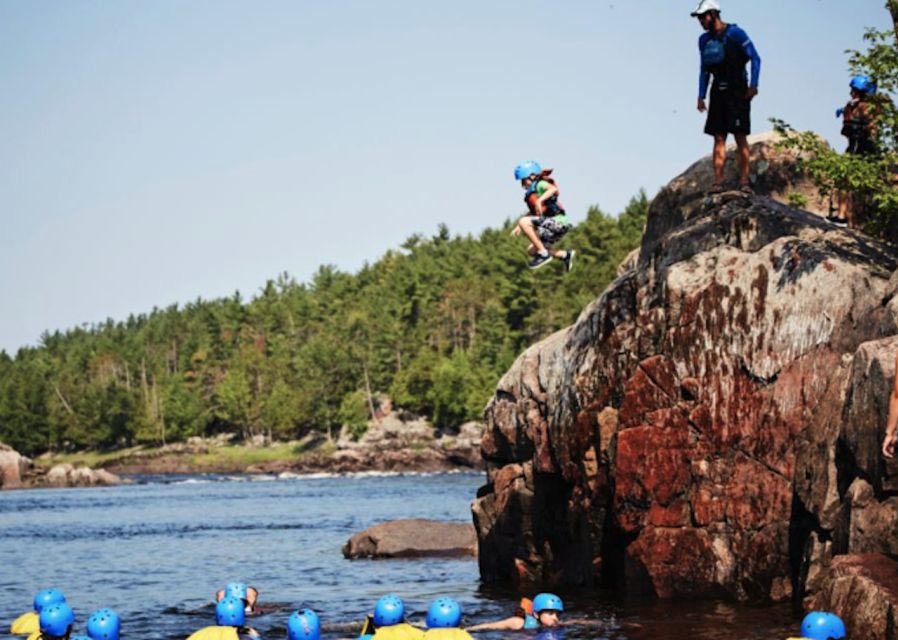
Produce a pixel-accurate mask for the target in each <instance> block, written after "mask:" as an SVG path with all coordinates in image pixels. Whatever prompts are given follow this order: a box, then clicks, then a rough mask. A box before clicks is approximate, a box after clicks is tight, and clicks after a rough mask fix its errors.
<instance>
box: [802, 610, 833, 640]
mask: <svg viewBox="0 0 898 640" xmlns="http://www.w3.org/2000/svg"><path fill="white" fill-rule="evenodd" d="M829 616H830V614H828V613H825V612H823V611H811V612H810V613H809V614H808V615H806V616H805V617H804V620H802V621H801V635H802V636H804V637H805V638H807V639H808V640H829V638H830V625H831V621H830V619H829Z"/></svg>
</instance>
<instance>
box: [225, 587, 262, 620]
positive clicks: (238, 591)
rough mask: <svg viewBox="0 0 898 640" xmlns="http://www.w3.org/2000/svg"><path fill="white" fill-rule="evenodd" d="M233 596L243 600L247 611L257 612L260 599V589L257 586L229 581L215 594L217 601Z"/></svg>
mask: <svg viewBox="0 0 898 640" xmlns="http://www.w3.org/2000/svg"><path fill="white" fill-rule="evenodd" d="M228 596H231V597H232V598H237V599H238V600H242V601H243V608H244V609H245V610H246V612H247V613H255V612H256V600H258V599H259V591H258V590H257V589H256V588H255V587H248V586H246V583H244V582H229V583H228V585H227V586H226V587H225V588H224V589H220V590H219V591H218V592H216V594H215V602H221V601H222V600H223V599H224V598H226V597H228Z"/></svg>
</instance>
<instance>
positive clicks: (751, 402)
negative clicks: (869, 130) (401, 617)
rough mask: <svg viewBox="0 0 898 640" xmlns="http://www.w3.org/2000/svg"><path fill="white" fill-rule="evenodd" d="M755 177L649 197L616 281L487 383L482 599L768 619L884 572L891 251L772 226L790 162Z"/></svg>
mask: <svg viewBox="0 0 898 640" xmlns="http://www.w3.org/2000/svg"><path fill="white" fill-rule="evenodd" d="M753 158H754V159H755V162H756V164H755V166H756V167H759V170H760V169H762V170H763V171H761V173H760V175H756V176H755V178H756V183H755V186H756V190H757V192H758V193H759V195H758V196H754V197H745V196H742V195H740V194H736V193H724V194H721V195H719V196H714V197H712V198H706V197H705V196H704V195H703V193H702V189H704V188H707V185H708V184H709V183H708V181H707V176H708V175H709V171H710V166H709V160H707V159H706V160H704V161H702V162H700V163H698V164H696V165H694V166H693V167H691V168H690V169H689V170H688V171H687V172H686V173H684V174H683V175H681V176H679V177H678V178H676V179H675V180H674V181H672V182H671V183H670V184H669V185H668V186H667V187H665V188H664V189H662V190H661V192H660V193H659V194H658V196H657V197H656V198H655V199H654V201H653V203H652V205H651V208H650V211H649V215H648V221H647V226H646V231H645V235H644V238H643V242H642V246H641V247H640V250H639V254H638V257H637V258H636V260H635V261H634V263H633V264H632V268H630V269H628V270H626V271H625V272H624V273H623V274H622V275H621V276H620V277H619V278H618V279H617V280H616V281H615V282H614V283H613V284H612V285H611V286H610V287H609V288H608V289H607V290H606V291H605V292H604V293H603V294H602V295H601V297H600V298H598V299H597V300H596V301H595V302H593V303H592V304H591V305H590V306H588V307H587V308H586V309H585V310H584V311H583V312H582V314H581V315H580V317H579V318H578V320H577V322H576V323H575V324H574V325H573V326H571V327H569V328H568V329H565V330H563V331H560V332H558V333H556V334H554V335H553V336H551V337H549V338H548V339H546V340H544V341H543V342H541V343H539V344H537V345H535V346H533V347H532V348H530V349H529V350H527V351H526V352H525V353H524V354H522V355H521V356H520V357H519V358H518V360H517V361H516V362H515V364H514V365H513V367H512V368H511V370H509V371H508V372H507V373H506V375H505V376H504V377H503V378H502V380H501V381H500V383H499V385H498V389H497V391H496V394H495V396H494V397H493V399H492V401H491V402H490V404H489V405H488V407H487V410H486V422H487V430H486V434H485V436H484V439H483V442H482V450H483V456H484V459H485V461H486V463H487V479H488V482H487V484H486V485H485V486H484V487H483V488H482V489H481V490H480V492H479V494H478V498H477V500H476V501H475V503H474V506H473V511H474V520H475V526H476V528H477V531H478V537H479V545H480V554H479V562H480V569H481V575H482V578H483V579H484V580H486V581H489V582H497V581H509V582H537V583H545V584H587V585H589V584H605V585H607V586H615V587H617V588H619V589H622V590H624V591H626V592H628V593H649V594H655V595H657V596H659V597H674V596H691V597H695V596H698V597H720V596H725V597H734V598H738V599H773V600H783V599H786V598H789V597H790V596H796V597H797V596H798V595H800V594H803V593H805V592H810V593H815V592H818V591H819V590H820V589H822V588H823V587H824V585H825V584H826V582H825V580H824V575H826V574H827V572H828V570H829V568H830V567H831V565H832V564H833V558H835V557H837V556H839V555H843V554H855V553H881V554H884V555H886V556H889V557H895V556H896V555H898V542H896V541H898V536H896V535H895V534H896V522H898V494H896V493H895V491H896V488H898V463H896V462H889V463H888V464H886V463H885V462H884V461H883V459H882V457H881V454H880V453H879V446H880V443H881V440H882V435H883V429H884V424H885V417H886V414H885V407H886V404H887V402H888V389H889V384H890V382H891V378H892V376H893V375H894V371H893V369H894V361H895V350H896V349H898V338H894V337H891V336H895V335H896V334H898V295H896V294H898V275H896V274H895V271H896V268H898V251H896V248H895V247H894V246H890V245H887V244H883V243H880V242H877V241H875V240H872V239H871V238H869V237H866V236H864V235H863V234H861V233H858V232H854V231H848V230H844V229H838V228H835V227H832V226H830V225H828V224H827V223H826V222H825V221H824V220H823V219H822V218H821V217H820V216H819V215H815V214H813V213H810V212H807V211H800V210H796V209H792V208H789V207H788V206H786V205H785V204H784V202H783V201H785V200H787V199H788V196H789V193H790V192H791V191H792V190H793V188H794V185H795V184H799V185H803V186H801V188H802V190H804V191H805V192H808V186H807V183H806V182H802V180H801V178H800V176H797V177H796V173H795V171H794V167H793V166H792V164H791V159H790V158H789V157H788V156H782V155H779V154H778V152H777V151H776V150H774V149H773V148H772V147H771V146H770V145H769V144H767V143H760V144H757V145H755V146H754V147H753ZM758 160H763V162H762V163H760V164H758V163H757V162H758ZM811 195H812V196H813V195H814V194H811ZM771 196H776V198H774V197H771ZM811 200H816V201H817V202H818V203H819V202H820V199H819V198H817V197H816V196H815V197H813V198H811ZM852 637H853V636H852Z"/></svg>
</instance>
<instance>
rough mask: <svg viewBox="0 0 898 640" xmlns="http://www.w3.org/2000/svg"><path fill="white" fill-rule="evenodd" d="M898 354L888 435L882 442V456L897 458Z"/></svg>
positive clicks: (890, 401)
mask: <svg viewBox="0 0 898 640" xmlns="http://www.w3.org/2000/svg"><path fill="white" fill-rule="evenodd" d="M896 430H898V353H896V354H895V382H894V383H893V384H892V394H891V396H890V397H889V417H888V419H887V420H886V435H885V438H883V440H882V455H884V456H885V457H886V458H894V457H895V446H896V444H898V433H896Z"/></svg>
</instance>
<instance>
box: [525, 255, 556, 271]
mask: <svg viewBox="0 0 898 640" xmlns="http://www.w3.org/2000/svg"><path fill="white" fill-rule="evenodd" d="M551 261H552V254H551V253H546V254H545V255H540V254H536V255H535V256H533V260H531V261H530V262H528V263H527V268H528V269H539V268H540V267H541V266H543V265H544V264H549V263H550V262H551Z"/></svg>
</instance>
